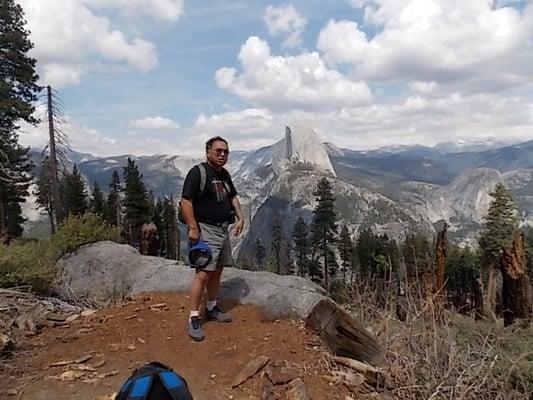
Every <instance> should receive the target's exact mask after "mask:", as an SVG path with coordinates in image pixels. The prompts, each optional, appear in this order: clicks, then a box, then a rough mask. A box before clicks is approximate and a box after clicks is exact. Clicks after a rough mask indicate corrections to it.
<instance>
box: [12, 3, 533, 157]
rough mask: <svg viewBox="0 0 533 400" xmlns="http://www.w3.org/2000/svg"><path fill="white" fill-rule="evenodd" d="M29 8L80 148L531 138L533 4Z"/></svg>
mask: <svg viewBox="0 0 533 400" xmlns="http://www.w3.org/2000/svg"><path fill="white" fill-rule="evenodd" d="M18 1H19V3H20V4H21V5H22V6H23V8H24V9H25V11H26V18H27V20H28V26H29V29H30V30H31V31H32V35H31V39H32V41H33V42H34V43H35V49H34V51H33V53H32V55H33V56H34V57H35V58H36V59H37V61H38V69H39V73H40V76H41V83H42V84H43V85H45V84H51V85H52V86H53V87H54V88H56V90H57V91H58V92H59V94H60V96H61V98H62V100H63V103H64V104H65V112H66V114H67V117H68V123H67V126H65V127H64V128H65V129H64V130H66V131H67V132H68V133H69V135H70V137H71V144H72V147H73V148H74V149H76V150H78V151H83V152H90V153H93V154H97V155H113V154H124V153H132V154H154V153H167V154H190V155H199V154H201V150H202V144H203V142H204V141H205V140H206V139H207V138H208V137H210V136H212V135H215V134H221V135H223V136H226V137H227V138H228V139H229V140H230V145H231V147H232V148H234V149H245V150H251V149H256V148H259V147H261V146H264V145H267V144H271V143H274V142H275V141H277V140H279V139H280V138H281V137H282V135H283V132H284V126H285V125H291V124H295V123H297V124H299V125H306V126H309V127H311V128H313V129H315V130H316V131H317V132H318V134H319V135H320V137H321V138H322V139H323V140H324V141H333V142H334V143H335V144H337V145H339V146H341V147H349V148H354V149H370V148H376V147H379V146H385V145H395V144H424V145H434V144H436V143H439V142H443V141H455V142H465V141H466V142H468V141H502V140H503V141H515V142H516V141H522V140H529V139H533V95H532V93H533V92H532V89H533V85H532V82H533V68H531V65H533V5H532V3H531V2H529V1H525V2H524V1H512V0H508V1H492V0H469V1H468V2H464V1H459V0H448V1H444V0H423V1H422V0H331V1H328V2H324V1H318V0H312V1H309V0H308V1H303V0H300V1H292V2H276V1H253V2H252V1H231V0H226V1H222V0H202V1H198V0H196V1H194V0H47V1H46V2H44V1H42V0H18ZM39 112H42V108H39ZM23 128H24V129H23V133H22V134H21V141H22V142H23V143H25V144H29V145H33V146H40V145H42V143H43V142H44V141H45V140H46V128H45V126H40V127H37V128H32V127H28V126H24V127H23Z"/></svg>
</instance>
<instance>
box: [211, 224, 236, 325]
mask: <svg viewBox="0 0 533 400" xmlns="http://www.w3.org/2000/svg"><path fill="white" fill-rule="evenodd" d="M227 265H231V247H230V242H229V238H228V236H227V234H226V237H225V239H224V242H223V243H222V247H221V249H220V253H219V256H218V259H217V267H216V269H215V270H214V271H213V273H212V275H211V276H210V277H209V279H208V281H207V299H208V301H207V312H206V319H208V320H216V321H218V322H230V321H231V316H230V315H229V314H227V313H225V312H224V311H222V310H221V309H220V307H218V305H217V303H216V302H217V297H218V290H219V287H220V278H221V276H222V271H223V269H224V267H225V266H227Z"/></svg>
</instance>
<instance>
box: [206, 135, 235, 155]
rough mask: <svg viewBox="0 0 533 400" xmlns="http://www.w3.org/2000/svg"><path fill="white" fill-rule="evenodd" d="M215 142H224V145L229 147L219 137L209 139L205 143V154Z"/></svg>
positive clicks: (224, 140)
mask: <svg viewBox="0 0 533 400" xmlns="http://www.w3.org/2000/svg"><path fill="white" fill-rule="evenodd" d="M215 142H224V143H226V146H229V144H228V141H227V140H226V139H224V138H223V137H221V136H215V137H212V138H211V139H209V140H208V141H207V142H205V152H206V153H207V152H208V151H209V150H211V148H212V147H213V143H215Z"/></svg>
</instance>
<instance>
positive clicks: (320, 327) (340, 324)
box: [306, 299, 383, 363]
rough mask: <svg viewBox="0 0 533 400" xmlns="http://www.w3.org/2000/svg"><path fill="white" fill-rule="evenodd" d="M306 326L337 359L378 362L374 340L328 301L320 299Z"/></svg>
mask: <svg viewBox="0 0 533 400" xmlns="http://www.w3.org/2000/svg"><path fill="white" fill-rule="evenodd" d="M306 326H307V327H308V328H310V329H311V330H313V331H315V332H317V333H318V334H319V335H320V338H321V339H322V340H323V341H324V342H325V343H326V345H327V346H328V347H329V348H330V350H331V351H332V352H333V353H334V354H336V355H339V356H344V357H350V358H353V359H355V360H362V361H368V362H373V363H376V362H379V361H381V358H382V355H383V350H382V348H381V346H380V345H379V344H378V342H377V340H376V338H375V337H374V336H373V335H372V334H370V333H369V332H368V331H367V330H366V329H365V328H364V327H363V326H362V325H361V324H360V323H359V322H357V321H356V320H355V319H354V318H353V317H351V316H350V315H349V314H348V313H347V312H345V311H344V310H342V309H341V308H340V307H339V306H338V305H337V304H336V303H334V302H333V301H331V300H328V299H323V300H321V301H319V302H318V303H317V304H316V305H315V307H314V308H313V309H312V310H311V312H310V313H309V316H308V317H307V319H306Z"/></svg>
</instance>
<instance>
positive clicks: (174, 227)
mask: <svg viewBox="0 0 533 400" xmlns="http://www.w3.org/2000/svg"><path fill="white" fill-rule="evenodd" d="M162 215H163V226H164V232H165V247H166V250H167V252H166V257H167V258H169V259H171V260H177V259H178V250H179V242H178V237H179V236H178V220H177V212H176V207H174V201H173V200H172V198H165V200H164V202H163V214H162Z"/></svg>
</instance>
